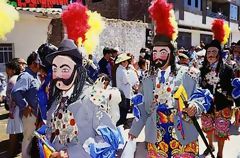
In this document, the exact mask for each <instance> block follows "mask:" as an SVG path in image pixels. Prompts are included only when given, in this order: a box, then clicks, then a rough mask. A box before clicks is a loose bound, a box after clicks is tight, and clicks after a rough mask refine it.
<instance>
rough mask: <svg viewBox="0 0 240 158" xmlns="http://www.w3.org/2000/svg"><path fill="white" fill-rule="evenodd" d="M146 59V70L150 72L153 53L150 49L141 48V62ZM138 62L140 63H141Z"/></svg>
mask: <svg viewBox="0 0 240 158" xmlns="http://www.w3.org/2000/svg"><path fill="white" fill-rule="evenodd" d="M141 59H145V60H146V66H147V67H146V68H147V70H149V68H150V59H151V51H150V50H149V49H148V48H141V50H140V55H139V60H141ZM139 60H138V61H139Z"/></svg>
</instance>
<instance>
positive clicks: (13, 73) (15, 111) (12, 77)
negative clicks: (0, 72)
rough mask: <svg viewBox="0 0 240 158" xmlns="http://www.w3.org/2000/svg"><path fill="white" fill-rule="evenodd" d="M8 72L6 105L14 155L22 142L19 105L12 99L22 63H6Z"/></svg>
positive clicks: (11, 150)
mask: <svg viewBox="0 0 240 158" xmlns="http://www.w3.org/2000/svg"><path fill="white" fill-rule="evenodd" d="M6 74H7V77H8V83H7V91H6V106H8V107H9V119H8V123H7V133H8V134H9V151H8V152H9V156H10V157H14V156H15V155H16V154H17V152H18V149H19V147H20V144H18V142H19V140H18V138H19V137H18V136H19V135H21V134H22V132H23V124H22V120H21V118H20V116H19V107H18V106H16V104H15V102H14V101H13V100H12V97H11V91H12V88H13V86H14V85H15V83H16V81H17V77H18V75H19V74H20V65H19V64H18V62H17V61H10V62H8V63H7V64H6Z"/></svg>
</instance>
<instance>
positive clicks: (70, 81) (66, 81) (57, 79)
mask: <svg viewBox="0 0 240 158" xmlns="http://www.w3.org/2000/svg"><path fill="white" fill-rule="evenodd" d="M75 72H76V67H74V70H73V72H72V74H71V76H70V77H69V79H63V78H59V77H58V78H55V79H54V80H53V82H54V83H57V82H58V81H62V82H63V84H64V85H66V86H69V85H70V84H71V83H72V82H73V78H74V76H75Z"/></svg>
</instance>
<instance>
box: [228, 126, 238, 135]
mask: <svg viewBox="0 0 240 158" xmlns="http://www.w3.org/2000/svg"><path fill="white" fill-rule="evenodd" d="M238 128H239V127H237V126H235V125H234V124H231V126H230V135H240V132H239V131H238Z"/></svg>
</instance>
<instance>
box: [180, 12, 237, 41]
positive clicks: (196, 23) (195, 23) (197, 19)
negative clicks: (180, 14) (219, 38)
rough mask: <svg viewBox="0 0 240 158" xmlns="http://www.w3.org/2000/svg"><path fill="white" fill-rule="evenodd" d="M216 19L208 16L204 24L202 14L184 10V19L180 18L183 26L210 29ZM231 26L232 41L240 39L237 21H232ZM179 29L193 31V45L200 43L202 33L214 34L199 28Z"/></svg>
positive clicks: (230, 39)
mask: <svg viewBox="0 0 240 158" xmlns="http://www.w3.org/2000/svg"><path fill="white" fill-rule="evenodd" d="M213 21H214V18H211V17H207V18H206V24H202V16H201V15H196V14H193V13H190V12H186V11H185V12H184V20H179V21H178V23H179V25H182V26H189V27H196V28H202V29H208V30H211V27H212V26H211V24H212V22H213ZM229 26H230V28H231V35H230V38H229V41H230V43H231V42H237V41H238V40H240V31H239V30H238V24H237V23H232V22H231V23H230V25H229ZM179 31H183V32H190V33H192V45H193V46H195V45H199V43H200V34H201V33H203V34H210V35H211V34H212V33H211V32H208V31H199V30H193V29H179Z"/></svg>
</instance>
